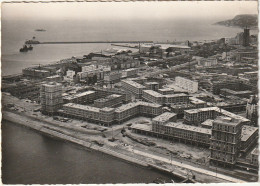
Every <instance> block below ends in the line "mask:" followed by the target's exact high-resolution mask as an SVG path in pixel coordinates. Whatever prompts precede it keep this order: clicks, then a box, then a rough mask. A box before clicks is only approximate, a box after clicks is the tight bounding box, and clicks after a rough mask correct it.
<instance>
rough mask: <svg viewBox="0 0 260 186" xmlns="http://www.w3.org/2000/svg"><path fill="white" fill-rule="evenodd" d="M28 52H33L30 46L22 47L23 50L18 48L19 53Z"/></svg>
mask: <svg viewBox="0 0 260 186" xmlns="http://www.w3.org/2000/svg"><path fill="white" fill-rule="evenodd" d="M28 50H33V47H32V45H30V46H27V45H24V46H23V48H20V52H28Z"/></svg>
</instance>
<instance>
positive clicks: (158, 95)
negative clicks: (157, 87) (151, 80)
mask: <svg viewBox="0 0 260 186" xmlns="http://www.w3.org/2000/svg"><path fill="white" fill-rule="evenodd" d="M143 92H145V93H147V94H150V95H153V96H154V97H164V95H162V94H160V93H158V92H156V91H154V90H143Z"/></svg>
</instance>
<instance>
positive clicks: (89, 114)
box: [59, 101, 162, 126]
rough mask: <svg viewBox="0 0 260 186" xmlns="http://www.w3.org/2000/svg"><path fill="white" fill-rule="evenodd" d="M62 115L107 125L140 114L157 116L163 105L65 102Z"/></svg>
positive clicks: (60, 111)
mask: <svg viewBox="0 0 260 186" xmlns="http://www.w3.org/2000/svg"><path fill="white" fill-rule="evenodd" d="M59 113H60V114H61V115H65V116H67V117H73V118H77V119H83V120H88V121H91V122H94V123H99V124H102V125H105V126H110V125H112V124H114V123H121V122H124V121H127V120H129V119H131V118H133V117H136V116H138V115H144V116H149V117H155V116H158V115H160V114H161V113H162V106H161V105H158V104H154V103H147V102H142V101H139V102H133V103H128V104H125V105H122V106H120V107H118V108H109V107H104V108H97V107H93V106H87V105H80V104H75V103H67V104H64V105H63V107H62V109H60V110H59Z"/></svg>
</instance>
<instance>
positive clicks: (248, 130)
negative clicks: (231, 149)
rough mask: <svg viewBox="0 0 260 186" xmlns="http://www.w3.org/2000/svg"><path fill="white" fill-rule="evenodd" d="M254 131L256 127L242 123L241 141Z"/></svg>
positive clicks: (245, 139) (256, 130)
mask: <svg viewBox="0 0 260 186" xmlns="http://www.w3.org/2000/svg"><path fill="white" fill-rule="evenodd" d="M255 132H258V128H257V127H252V126H249V125H243V127H242V133H241V141H247V140H248V139H249V138H250V136H252V135H253V134H254V133H255Z"/></svg>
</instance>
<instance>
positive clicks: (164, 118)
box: [153, 112, 176, 122]
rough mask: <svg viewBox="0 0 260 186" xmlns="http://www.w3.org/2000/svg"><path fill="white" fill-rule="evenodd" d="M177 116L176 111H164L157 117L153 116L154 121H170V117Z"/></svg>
mask: <svg viewBox="0 0 260 186" xmlns="http://www.w3.org/2000/svg"><path fill="white" fill-rule="evenodd" d="M174 116H176V114H175V113H172V112H164V113H162V114H161V115H159V116H156V117H155V118H153V121H160V122H164V121H168V120H169V119H171V118H172V117H174Z"/></svg>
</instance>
